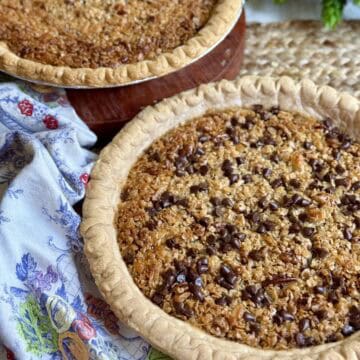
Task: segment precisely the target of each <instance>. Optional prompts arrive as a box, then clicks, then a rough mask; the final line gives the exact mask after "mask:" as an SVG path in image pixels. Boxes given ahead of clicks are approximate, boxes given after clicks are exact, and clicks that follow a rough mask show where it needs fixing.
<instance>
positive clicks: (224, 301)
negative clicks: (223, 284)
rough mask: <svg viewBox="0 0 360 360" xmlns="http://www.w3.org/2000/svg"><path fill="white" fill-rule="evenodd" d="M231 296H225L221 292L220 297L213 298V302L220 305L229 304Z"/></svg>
mask: <svg viewBox="0 0 360 360" xmlns="http://www.w3.org/2000/svg"><path fill="white" fill-rule="evenodd" d="M231 302H232V301H231V298H230V296H227V295H225V294H223V295H222V296H221V297H220V298H218V299H216V300H215V304H217V305H220V306H225V305H227V306H230V305H231Z"/></svg>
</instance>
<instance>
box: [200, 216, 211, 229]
mask: <svg viewBox="0 0 360 360" xmlns="http://www.w3.org/2000/svg"><path fill="white" fill-rule="evenodd" d="M199 224H200V225H201V226H203V227H208V226H209V224H210V219H209V218H207V217H203V218H201V219H199Z"/></svg>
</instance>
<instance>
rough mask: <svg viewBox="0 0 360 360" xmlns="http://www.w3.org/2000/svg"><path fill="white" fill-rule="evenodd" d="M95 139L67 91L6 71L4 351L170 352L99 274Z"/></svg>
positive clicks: (9, 354) (1, 100) (100, 355)
mask: <svg viewBox="0 0 360 360" xmlns="http://www.w3.org/2000/svg"><path fill="white" fill-rule="evenodd" d="M95 141H96V138H95V136H94V134H93V133H91V131H90V130H89V129H88V128H87V126H86V125H85V124H84V123H83V122H82V121H81V120H80V119H79V118H78V117H77V115H76V114H75V112H74V110H73V108H72V107H71V106H70V105H69V103H68V101H67V98H66V95H65V92H64V91H63V90H54V89H51V88H45V87H40V86H35V85H31V84H28V83H25V82H20V81H15V80H13V79H9V78H6V79H2V81H1V80H0V254H1V261H0V359H1V360H3V359H11V360H13V359H31V360H35V359H36V360H37V359H44V360H47V359H76V360H78V359H104V360H106V359H109V360H110V359H122V360H145V359H152V360H156V359H165V358H166V357H164V355H162V354H160V353H158V352H156V351H155V350H153V349H151V348H150V346H149V345H148V344H147V343H146V342H145V341H144V340H143V339H141V338H140V337H139V336H138V335H137V334H134V333H133V332H132V331H130V330H129V329H127V328H126V327H125V326H124V325H122V324H121V323H120V322H119V321H118V320H117V318H116V317H115V315H114V314H113V313H112V312H111V310H110V308H109V307H108V306H107V304H106V303H104V301H103V300H102V299H101V296H100V295H99V293H98V291H97V289H96V286H95V284H94V282H93V280H92V278H91V275H90V271H89V268H88V264H87V261H86V258H85V256H84V254H83V242H82V239H81V237H80V235H79V224H80V217H79V215H78V214H77V213H76V212H75V211H74V209H73V205H74V204H75V203H77V202H79V201H80V200H81V199H82V198H83V197H84V194H85V188H86V185H87V183H88V181H89V173H90V170H91V167H92V165H93V163H94V161H95V160H96V156H95V154H94V153H92V152H91V151H89V150H88V148H89V147H91V146H92V145H93V144H94V143H95Z"/></svg>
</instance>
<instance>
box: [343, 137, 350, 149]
mask: <svg viewBox="0 0 360 360" xmlns="http://www.w3.org/2000/svg"><path fill="white" fill-rule="evenodd" d="M351 145H352V141H351V140H350V139H348V140H344V141H343V143H342V144H341V149H343V150H348V149H349V148H350V147H351Z"/></svg>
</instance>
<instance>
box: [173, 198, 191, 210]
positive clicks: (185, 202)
mask: <svg viewBox="0 0 360 360" xmlns="http://www.w3.org/2000/svg"><path fill="white" fill-rule="evenodd" d="M176 205H179V206H182V207H184V208H188V207H189V200H188V199H186V198H182V199H179V200H178V201H177V202H176Z"/></svg>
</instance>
